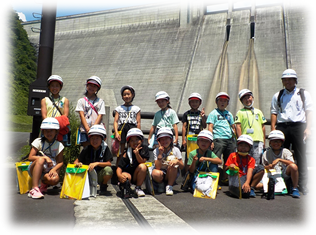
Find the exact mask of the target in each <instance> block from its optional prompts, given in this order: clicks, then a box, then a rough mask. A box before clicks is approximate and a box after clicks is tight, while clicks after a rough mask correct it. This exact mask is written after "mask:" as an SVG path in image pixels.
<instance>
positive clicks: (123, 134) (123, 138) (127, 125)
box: [118, 123, 137, 144]
mask: <svg viewBox="0 0 316 235" xmlns="http://www.w3.org/2000/svg"><path fill="white" fill-rule="evenodd" d="M123 125H124V124H121V125H120V126H119V128H118V130H121V131H122V132H121V144H125V143H126V135H127V132H128V131H129V130H130V129H132V128H136V127H137V126H136V125H135V124H131V123H125V125H124V127H123ZM122 127H123V129H122Z"/></svg>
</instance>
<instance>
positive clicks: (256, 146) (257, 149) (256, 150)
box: [249, 141, 263, 166]
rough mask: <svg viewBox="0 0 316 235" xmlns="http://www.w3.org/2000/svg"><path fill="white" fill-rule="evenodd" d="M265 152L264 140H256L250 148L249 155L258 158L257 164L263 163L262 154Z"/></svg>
mask: <svg viewBox="0 0 316 235" xmlns="http://www.w3.org/2000/svg"><path fill="white" fill-rule="evenodd" d="M262 153H263V142H260V141H254V142H253V146H252V148H251V149H250V152H249V155H250V156H252V157H253V158H254V159H255V160H256V166H257V165H258V164H261V156H262Z"/></svg>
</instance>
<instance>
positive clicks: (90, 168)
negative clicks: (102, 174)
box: [88, 162, 99, 171]
mask: <svg viewBox="0 0 316 235" xmlns="http://www.w3.org/2000/svg"><path fill="white" fill-rule="evenodd" d="M98 164H99V163H98V162H92V163H90V164H89V168H88V170H89V171H92V170H93V169H94V168H95V167H96V166H98Z"/></svg>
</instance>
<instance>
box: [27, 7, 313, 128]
mask: <svg viewBox="0 0 316 235" xmlns="http://www.w3.org/2000/svg"><path fill="white" fill-rule="evenodd" d="M183 9H186V10H187V12H188V14H180V13H181V10H182V11H183ZM204 9H205V8H204V7H203V6H188V7H186V8H184V7H183V5H181V4H165V5H147V6H141V7H131V8H122V9H117V10H107V11H100V12H94V13H87V14H80V15H73V16H69V17H58V18H57V20H56V30H55V45H54V60H53V74H58V75H60V76H61V77H62V78H63V80H64V87H63V89H62V91H61V94H62V95H64V96H66V97H67V98H68V99H69V100H70V102H71V103H72V105H73V106H75V105H76V103H77V100H78V99H79V98H81V97H82V96H83V93H84V91H85V86H84V85H85V81H86V79H87V78H89V77H90V76H92V75H96V76H99V77H100V78H101V79H102V81H103V83H102V89H101V91H100V93H99V96H100V97H101V98H102V99H104V101H105V104H106V105H108V106H110V110H111V112H112V111H113V110H114V108H115V107H116V106H118V105H120V104H122V103H123V101H122V99H121V96H120V88H121V87H122V86H123V85H127V84H128V85H131V86H133V87H134V88H135V90H136V97H135V99H134V102H133V103H134V104H135V105H137V106H139V107H140V108H141V110H142V111H143V112H156V111H158V109H159V107H158V106H157V105H156V103H155V101H154V97H155V94H156V93H157V92H158V91H160V90H164V91H166V92H167V93H168V94H169V95H170V97H171V106H172V108H173V109H175V110H176V111H177V112H178V113H179V114H182V113H184V112H185V111H186V110H188V109H189V108H190V107H189V105H188V97H189V95H190V94H191V93H192V92H198V93H200V94H201V96H202V98H203V104H202V106H201V107H206V112H207V114H208V113H209V112H210V111H211V110H212V109H213V108H214V107H215V100H214V97H215V95H216V94H217V93H218V92H220V91H226V92H228V94H229V95H230V96H231V102H230V104H229V106H228V108H227V109H228V110H229V111H231V112H232V113H233V115H235V114H236V111H237V110H238V109H239V106H238V105H239V104H240V102H239V100H238V92H239V89H240V88H239V84H240V79H241V72H242V69H241V68H242V65H243V64H247V61H246V59H247V58H246V57H247V53H248V50H249V48H250V46H251V47H253V53H254V56H255V60H252V61H253V62H255V63H254V65H255V67H256V69H257V74H258V75H257V76H258V78H257V81H258V84H255V85H257V86H258V91H257V92H256V94H255V103H254V107H256V108H259V109H261V110H262V111H263V113H264V115H265V116H266V118H268V119H269V118H270V103H271V99H272V96H273V94H274V93H276V92H277V91H278V90H280V89H281V88H282V83H281V74H282V72H283V71H284V70H285V69H286V68H287V67H289V68H293V69H295V70H296V71H297V73H298V76H299V80H298V86H299V87H304V88H308V85H309V84H308V78H307V73H306V60H305V58H306V49H307V45H306V43H305V32H306V27H307V23H306V22H307V19H306V14H305V12H304V10H302V9H297V8H291V6H284V5H283V4H282V5H280V4H279V5H273V6H260V7H256V8H255V10H254V11H253V10H251V8H246V9H234V8H232V10H231V12H230V11H221V12H213V13H211V14H204V13H205V10H204ZM182 13H183V12H182ZM183 15H185V16H187V17H188V18H187V19H186V20H183V19H182V20H181V19H180V18H181V17H183ZM251 16H253V18H252V17H251ZM227 19H229V21H227ZM251 19H253V20H254V21H253V22H254V23H255V31H254V37H253V38H251V37H250V36H251V35H250V31H251V30H250V28H251ZM183 22H184V23H183ZM228 22H229V24H230V31H229V32H230V34H229V40H228V41H227V23H228ZM23 25H24V28H25V29H26V31H27V33H28V35H29V38H30V40H31V42H33V43H35V44H38V43H39V42H38V41H39V33H36V32H33V31H36V30H34V28H40V21H31V22H27V23H24V24H23ZM32 28H33V31H32ZM251 40H252V44H251V43H250V42H251ZM224 48H225V50H224ZM220 58H225V61H226V63H224V64H223V65H221V66H224V69H225V71H226V73H225V77H226V78H227V81H226V78H225V79H224V78H221V77H219V78H216V79H215V74H216V71H217V70H216V69H217V68H219V62H220ZM245 61H246V62H245ZM246 67H247V66H246ZM247 68H248V67H247ZM251 76H252V75H251ZM245 79H247V78H245ZM244 88H249V87H244ZM210 91H212V92H210ZM257 104H259V106H256V105H257ZM110 122H112V123H113V119H111V120H110ZM150 124H151V120H142V129H149V128H150ZM180 128H181V124H180Z"/></svg>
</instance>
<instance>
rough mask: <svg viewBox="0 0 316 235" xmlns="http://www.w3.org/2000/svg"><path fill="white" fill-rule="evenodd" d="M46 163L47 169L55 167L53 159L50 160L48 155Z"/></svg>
mask: <svg viewBox="0 0 316 235" xmlns="http://www.w3.org/2000/svg"><path fill="white" fill-rule="evenodd" d="M45 161H46V163H47V167H48V168H50V167H53V161H52V159H50V158H49V157H47V156H46V155H45Z"/></svg>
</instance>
